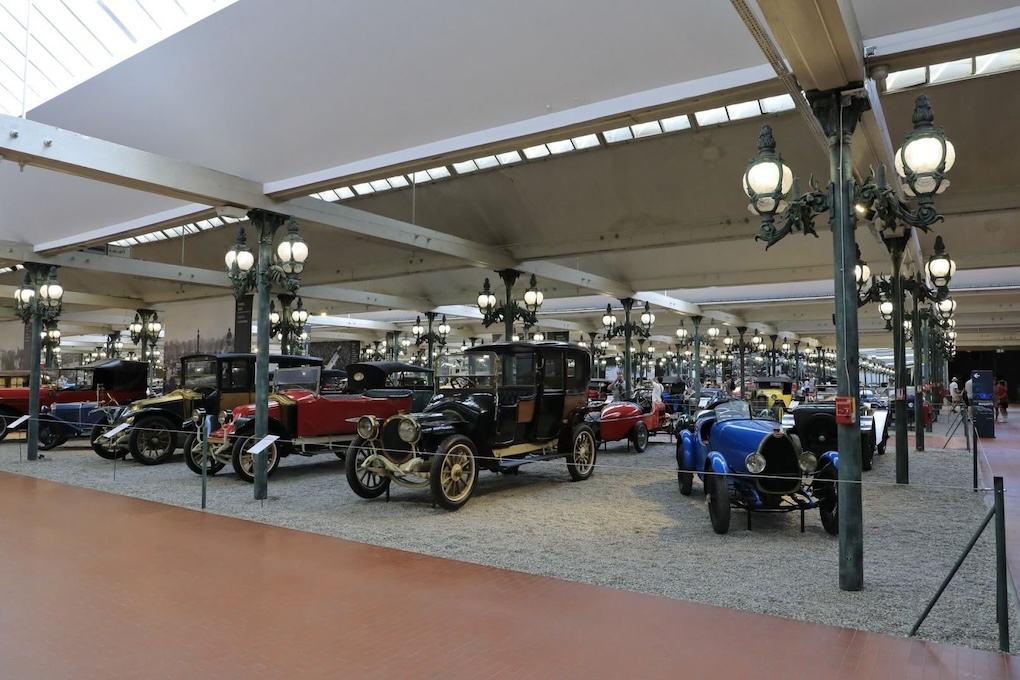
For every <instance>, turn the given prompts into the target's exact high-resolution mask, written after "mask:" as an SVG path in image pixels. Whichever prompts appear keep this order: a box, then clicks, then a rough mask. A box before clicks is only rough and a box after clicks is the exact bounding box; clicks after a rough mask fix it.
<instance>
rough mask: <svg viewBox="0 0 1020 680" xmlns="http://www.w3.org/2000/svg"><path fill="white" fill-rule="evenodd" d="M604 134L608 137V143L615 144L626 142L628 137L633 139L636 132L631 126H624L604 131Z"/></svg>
mask: <svg viewBox="0 0 1020 680" xmlns="http://www.w3.org/2000/svg"><path fill="white" fill-rule="evenodd" d="M602 136H603V137H605V138H606V143H607V144H615V143H616V142H625V141H627V140H628V139H633V138H634V133H632V132H631V131H630V128H629V127H622V128H616V129H615V130H606V131H605V132H603V133H602Z"/></svg>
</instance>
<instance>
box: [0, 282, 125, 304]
mask: <svg viewBox="0 0 1020 680" xmlns="http://www.w3.org/2000/svg"><path fill="white" fill-rule="evenodd" d="M17 289H18V286H0V297H4V298H7V299H10V300H13V299H14V291H16V290H17ZM61 301H62V302H63V303H64V304H65V305H84V306H86V307H112V308H114V309H132V310H133V309H138V308H139V307H144V306H145V303H144V301H142V300H138V299H135V298H122V297H113V296H111V295H94V294H92V293H76V292H75V291H71V290H65V291H64V295H63V296H62V297H61Z"/></svg>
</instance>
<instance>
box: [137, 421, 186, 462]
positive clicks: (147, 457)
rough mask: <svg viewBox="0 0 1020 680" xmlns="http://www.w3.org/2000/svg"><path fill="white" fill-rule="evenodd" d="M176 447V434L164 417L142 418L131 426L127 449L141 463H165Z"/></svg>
mask: <svg viewBox="0 0 1020 680" xmlns="http://www.w3.org/2000/svg"><path fill="white" fill-rule="evenodd" d="M176 449H177V434H176V433H175V432H174V430H173V425H172V424H171V423H170V421H169V420H167V419H166V418H160V417H153V418H142V419H141V420H139V421H138V422H137V423H135V425H134V427H132V428H131V436H129V437H128V450H129V451H130V452H131V457H132V458H134V459H135V460H137V461H138V462H139V463H141V464H142V465H159V464H161V463H165V462H166V461H168V460H170V456H172V455H174V451H175V450H176Z"/></svg>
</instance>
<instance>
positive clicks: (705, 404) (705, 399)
mask: <svg viewBox="0 0 1020 680" xmlns="http://www.w3.org/2000/svg"><path fill="white" fill-rule="evenodd" d="M707 407H708V397H702V398H701V401H699V402H698V408H707Z"/></svg>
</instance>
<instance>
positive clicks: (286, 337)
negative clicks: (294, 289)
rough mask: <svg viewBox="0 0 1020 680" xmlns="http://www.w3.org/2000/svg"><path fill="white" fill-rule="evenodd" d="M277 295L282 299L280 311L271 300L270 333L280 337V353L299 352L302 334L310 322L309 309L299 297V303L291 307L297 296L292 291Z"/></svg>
mask: <svg viewBox="0 0 1020 680" xmlns="http://www.w3.org/2000/svg"><path fill="white" fill-rule="evenodd" d="M276 297H277V299H279V301H280V311H279V312H277V311H276V305H275V304H274V303H273V302H272V301H271V300H270V302H269V333H270V334H271V335H272V336H274V337H276V338H279V340H280V354H299V353H300V351H301V346H302V338H301V334H302V331H304V328H305V324H306V323H307V322H308V310H307V309H305V304H304V301H303V300H302V299H301V298H297V305H296V306H294V307H293V308H291V304H292V303H293V302H294V299H295V298H294V296H293V295H292V294H290V293H280V294H279V295H277V296H276Z"/></svg>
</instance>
